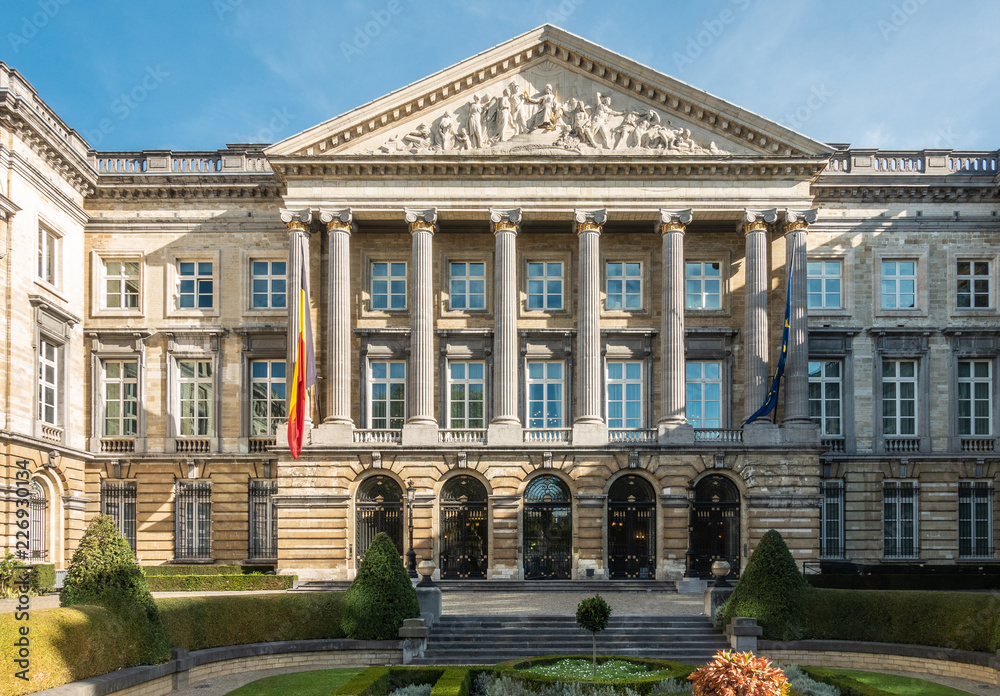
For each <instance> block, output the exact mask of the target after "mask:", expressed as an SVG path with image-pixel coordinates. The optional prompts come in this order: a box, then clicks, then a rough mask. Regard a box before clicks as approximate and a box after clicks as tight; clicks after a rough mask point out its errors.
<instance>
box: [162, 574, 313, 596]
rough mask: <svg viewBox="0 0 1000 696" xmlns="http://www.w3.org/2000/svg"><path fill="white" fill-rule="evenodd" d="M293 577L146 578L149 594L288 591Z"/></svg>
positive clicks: (192, 576) (201, 576) (179, 576)
mask: <svg viewBox="0 0 1000 696" xmlns="http://www.w3.org/2000/svg"><path fill="white" fill-rule="evenodd" d="M295 580H296V576H294V575H153V576H151V577H147V578H146V584H148V585H149V591H150V592H212V591H241V590H242V591H246V590H288V589H291V587H292V584H293V583H294V582H295Z"/></svg>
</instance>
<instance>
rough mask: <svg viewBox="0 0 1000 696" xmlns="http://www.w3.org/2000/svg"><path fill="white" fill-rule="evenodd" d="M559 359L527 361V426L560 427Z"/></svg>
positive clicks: (562, 388) (561, 398)
mask: <svg viewBox="0 0 1000 696" xmlns="http://www.w3.org/2000/svg"><path fill="white" fill-rule="evenodd" d="M563 379H564V366H563V363H562V362H561V361H545V360H529V361H528V427H529V428H536V429H544V428H561V427H563V424H564V423H565V420H564V414H563V409H564V403H563V392H564V384H563Z"/></svg>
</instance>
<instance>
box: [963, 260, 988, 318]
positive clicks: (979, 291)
mask: <svg viewBox="0 0 1000 696" xmlns="http://www.w3.org/2000/svg"><path fill="white" fill-rule="evenodd" d="M956 280H957V282H958V287H957V290H958V298H957V299H958V308H959V309H988V308H989V307H990V262H989V261H959V262H958V273H957V274H956Z"/></svg>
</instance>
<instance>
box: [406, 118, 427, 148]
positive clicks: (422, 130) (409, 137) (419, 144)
mask: <svg viewBox="0 0 1000 696" xmlns="http://www.w3.org/2000/svg"><path fill="white" fill-rule="evenodd" d="M403 142H404V143H405V144H406V146H407V147H408V148H410V149H413V150H425V149H427V148H429V147H430V146H431V133H430V129H428V128H427V124H425V123H421V124H420V125H418V126H417V128H416V130H413V131H411V132H409V133H407V134H406V135H404V136H403Z"/></svg>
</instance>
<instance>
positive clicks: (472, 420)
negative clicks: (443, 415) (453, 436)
mask: <svg viewBox="0 0 1000 696" xmlns="http://www.w3.org/2000/svg"><path fill="white" fill-rule="evenodd" d="M485 375H486V364H485V363H482V362H457V361H456V362H451V363H449V364H448V387H449V389H448V427H449V428H485V427H486V421H485V406H486V401H485V399H486V381H485Z"/></svg>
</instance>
